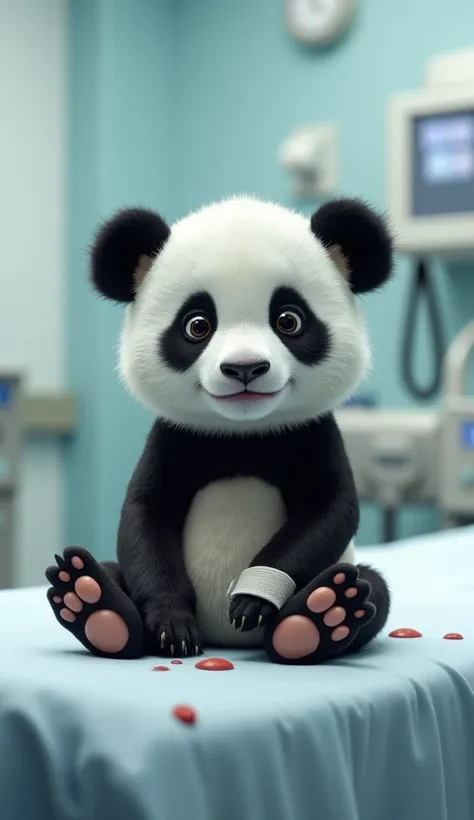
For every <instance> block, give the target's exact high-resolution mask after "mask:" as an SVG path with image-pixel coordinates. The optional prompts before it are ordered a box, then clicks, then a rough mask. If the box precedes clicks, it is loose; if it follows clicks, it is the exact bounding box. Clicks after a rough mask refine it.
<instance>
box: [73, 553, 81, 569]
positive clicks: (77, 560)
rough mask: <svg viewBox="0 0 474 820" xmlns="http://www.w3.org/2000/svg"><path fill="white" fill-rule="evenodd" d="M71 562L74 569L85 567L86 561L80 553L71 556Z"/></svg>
mask: <svg viewBox="0 0 474 820" xmlns="http://www.w3.org/2000/svg"><path fill="white" fill-rule="evenodd" d="M71 564H72V565H73V567H74V569H84V561H83V560H82V558H79V556H78V555H74V557H73V558H71Z"/></svg>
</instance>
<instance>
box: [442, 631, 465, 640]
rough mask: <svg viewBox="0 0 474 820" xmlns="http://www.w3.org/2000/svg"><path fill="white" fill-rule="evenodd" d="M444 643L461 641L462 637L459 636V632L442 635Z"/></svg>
mask: <svg viewBox="0 0 474 820" xmlns="http://www.w3.org/2000/svg"><path fill="white" fill-rule="evenodd" d="M444 638H445V640H446V641H463V640H464V637H463V635H460V634H459V632H448V633H447V634H446V635H444Z"/></svg>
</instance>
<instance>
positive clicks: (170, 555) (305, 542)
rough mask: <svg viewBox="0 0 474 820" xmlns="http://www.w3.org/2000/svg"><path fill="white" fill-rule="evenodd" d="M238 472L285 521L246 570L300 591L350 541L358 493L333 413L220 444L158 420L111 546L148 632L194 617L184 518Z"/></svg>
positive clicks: (225, 439)
mask: <svg viewBox="0 0 474 820" xmlns="http://www.w3.org/2000/svg"><path fill="white" fill-rule="evenodd" d="M239 475H240V476H249V477H250V476H252V477H256V478H261V479H262V480H263V481H264V482H267V483H270V484H272V485H273V486H275V487H276V488H277V489H278V490H279V491H280V493H281V496H282V499H283V502H284V504H285V508H286V512H287V522H286V524H285V525H284V526H283V527H282V528H281V529H280V530H279V532H277V534H276V535H275V536H274V537H273V538H272V539H271V540H270V541H269V543H267V544H266V546H264V548H263V549H262V550H261V551H260V552H259V553H258V555H256V556H255V559H254V561H253V562H252V563H253V564H254V565H259V566H261V565H265V566H270V567H275V568H277V569H281V570H283V571H284V572H286V573H288V575H290V576H291V577H292V578H293V580H294V581H295V583H296V585H297V588H298V589H300V588H301V587H303V586H304V585H305V584H307V583H308V582H309V581H310V580H312V579H313V578H314V577H315V576H316V575H317V574H318V573H319V572H320V571H321V570H322V569H324V568H326V567H327V566H330V565H331V564H333V563H336V562H337V561H338V560H339V558H340V557H341V555H342V553H343V552H344V550H345V549H346V547H347V546H348V544H349V542H350V540H351V539H352V538H353V537H354V535H355V532H356V530H357V527H358V515H359V511H358V503H357V495H356V490H355V487H354V482H353V477H352V471H351V468H350V465H349V462H348V459H347V456H346V453H345V450H344V445H343V442H342V437H341V435H340V432H339V429H338V427H337V424H336V422H335V420H334V418H333V416H332V415H328V416H326V417H325V418H323V419H319V420H316V421H312V422H310V423H308V424H307V425H306V426H303V427H300V428H295V429H294V430H287V431H284V432H280V433H273V434H267V435H257V434H255V435H249V436H224V437H219V436H210V435H207V436H205V435H200V434H198V433H193V432H188V431H183V430H178V429H174V428H172V427H170V426H168V425H166V424H165V423H163V422H156V424H155V426H154V428H153V430H152V431H151V434H150V436H149V438H148V441H147V443H146V446H145V449H144V452H143V455H142V457H141V459H140V461H139V463H138V465H137V467H136V470H135V473H134V476H133V478H132V480H131V482H130V485H129V489H128V493H127V497H126V500H125V503H124V506H123V510H122V518H121V524H120V529H119V539H118V556H119V563H120V566H121V569H122V572H123V575H124V579H125V584H126V587H127V590H128V592H129V594H130V597H131V598H132V600H133V601H134V603H135V604H136V605H137V607H138V608H139V610H140V611H141V612H142V613H143V616H144V620H145V624H146V625H147V626H148V630H149V631H150V630H151V631H153V629H154V628H155V629H158V626H156V627H155V626H154V624H155V622H157V621H158V622H159V623H161V621H162V620H163V619H165V618H169V619H172V618H175V617H178V618H181V617H182V616H183V613H188V614H189V615H192V613H193V612H194V607H195V597H194V591H193V589H192V585H191V583H190V581H189V579H188V577H187V574H186V569H185V565H184V555H183V544H182V530H183V526H184V522H185V519H186V515H187V513H188V511H189V508H190V505H191V503H192V500H193V498H194V497H195V496H196V494H197V493H198V492H199V490H201V489H202V488H203V487H205V486H207V485H209V484H210V483H212V482H214V481H216V482H217V481H220V480H223V479H226V478H234V477H236V476H239ZM243 525H244V522H243Z"/></svg>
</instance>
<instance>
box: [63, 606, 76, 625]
mask: <svg viewBox="0 0 474 820" xmlns="http://www.w3.org/2000/svg"><path fill="white" fill-rule="evenodd" d="M59 614H60V616H61V618H62V619H63V621H67V622H68V623H69V624H73V623H74V621H75V620H76V616H75V615H74V612H71V610H70V609H61V611H60V613H59Z"/></svg>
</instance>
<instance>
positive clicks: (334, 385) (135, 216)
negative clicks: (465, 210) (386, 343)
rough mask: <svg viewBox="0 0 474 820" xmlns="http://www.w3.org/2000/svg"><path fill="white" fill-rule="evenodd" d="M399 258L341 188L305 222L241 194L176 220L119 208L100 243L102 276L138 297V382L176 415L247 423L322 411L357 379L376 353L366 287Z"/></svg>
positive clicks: (212, 423)
mask: <svg viewBox="0 0 474 820" xmlns="http://www.w3.org/2000/svg"><path fill="white" fill-rule="evenodd" d="M391 268H392V242H391V238H390V236H389V234H388V232H387V230H386V228H385V225H384V222H383V220H382V219H381V218H380V217H378V216H377V215H376V214H375V213H373V212H372V211H371V210H369V209H368V208H367V207H366V206H365V205H363V204H362V203H361V202H359V201H357V200H343V199H341V200H337V201H335V202H330V203H328V204H326V205H324V206H322V207H321V208H320V209H319V210H318V211H317V212H316V213H315V214H314V216H313V217H312V218H311V220H307V219H305V218H304V217H302V216H300V215H298V214H296V213H293V212H292V211H289V210H287V209H285V208H283V207H280V206H277V205H273V204H269V203H265V202H261V201H259V200H256V199H252V198H245V197H242V198H235V199H230V200H225V201H223V202H219V203H217V204H213V205H211V206H209V207H206V208H203V209H202V210H201V211H199V212H197V213H193V214H191V215H190V216H188V217H186V218H185V219H182V220H181V221H179V222H177V223H176V224H175V225H173V226H172V227H171V228H169V227H168V226H167V225H166V223H165V222H164V221H163V220H162V219H161V217H160V216H158V215H157V214H155V213H153V212H150V211H146V210H141V209H135V210H126V211H121V212H119V213H118V214H117V215H116V216H115V217H113V218H112V219H111V220H110V221H109V222H108V223H106V224H105V225H104V226H103V228H102V229H101V231H100V232H99V234H98V236H97V238H96V242H95V245H94V247H93V251H92V280H93V283H94V285H95V287H96V288H97V289H98V290H99V292H100V293H101V294H102V295H103V296H106V297H107V298H109V299H112V300H114V301H118V302H125V303H127V309H126V315H125V321H124V327H123V332H122V337H121V349H120V367H121V373H122V376H123V379H124V380H125V382H126V384H127V385H128V387H129V389H130V390H131V391H132V393H133V394H134V395H135V396H136V397H138V399H140V400H141V401H142V402H143V403H144V404H145V405H147V406H148V407H150V408H152V409H153V410H154V411H155V413H156V414H157V415H158V416H160V417H162V418H163V419H166V420H167V421H169V422H171V423H174V424H177V425H180V426H185V427H189V428H192V429H195V430H200V431H207V432H227V433H242V434H245V433H248V432H255V431H268V430H275V429H278V428H281V427H286V426H289V425H294V424H301V423H303V422H305V421H307V420H309V419H314V418H317V417H318V416H321V415H323V414H325V413H327V412H328V411H329V410H332V409H334V408H336V407H337V406H338V405H339V404H340V403H341V402H342V401H343V400H344V399H345V398H346V397H347V396H348V395H349V394H351V393H352V392H353V391H354V389H355V388H356V387H357V385H358V384H359V382H360V380H361V379H362V377H363V376H364V374H365V371H366V369H367V367H368V364H369V360H370V349H369V343H368V338H367V334H366V329H365V324H364V321H363V318H362V315H361V313H360V311H359V308H358V305H357V301H356V294H358V293H362V292H367V291H370V290H374V289H375V288H377V287H379V286H380V285H382V284H383V283H384V282H385V281H386V279H387V278H388V277H389V275H390V272H391Z"/></svg>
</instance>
